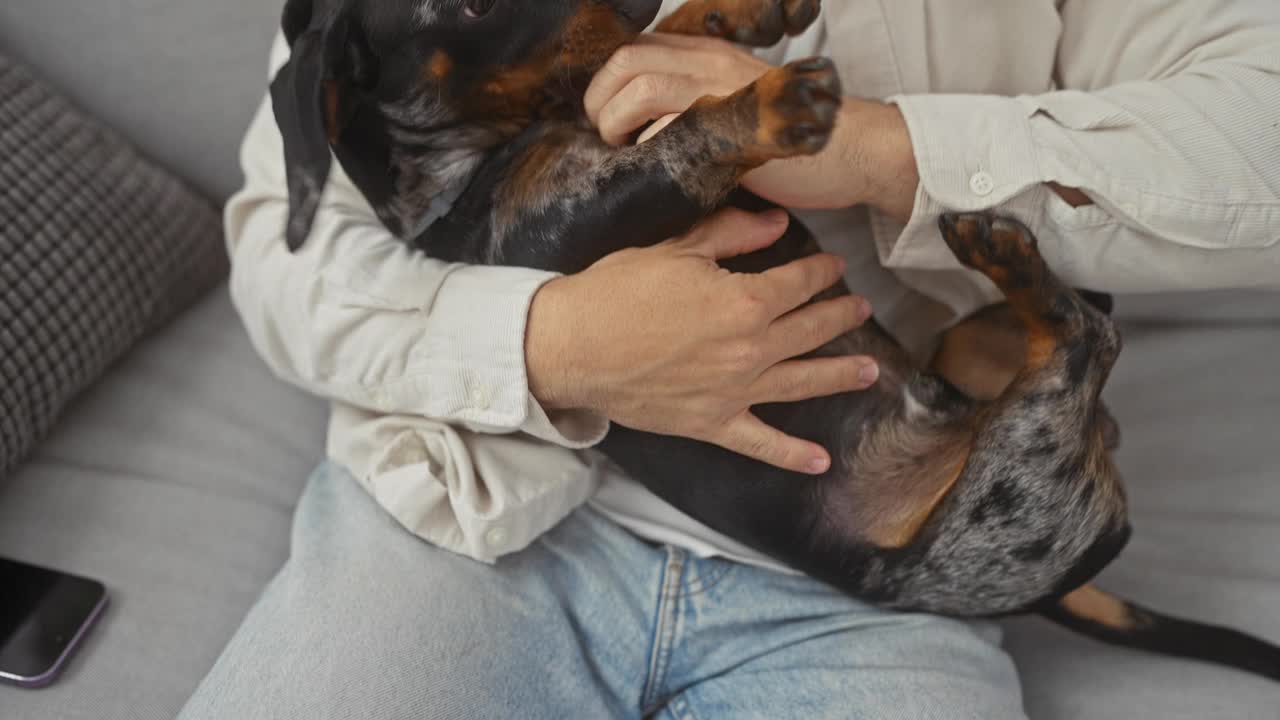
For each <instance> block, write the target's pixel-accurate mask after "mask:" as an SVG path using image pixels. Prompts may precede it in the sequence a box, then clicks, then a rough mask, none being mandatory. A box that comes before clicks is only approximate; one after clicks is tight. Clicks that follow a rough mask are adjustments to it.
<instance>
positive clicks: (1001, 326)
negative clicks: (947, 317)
mask: <svg viewBox="0 0 1280 720" xmlns="http://www.w3.org/2000/svg"><path fill="white" fill-rule="evenodd" d="M1026 356H1027V332H1026V329H1025V328H1024V327H1023V325H1022V322H1021V321H1020V320H1019V319H1018V317H1017V316H1016V315H1015V314H1014V312H1013V308H1011V307H1010V306H1009V304H1008V303H1001V304H999V305H992V306H990V307H987V308H984V309H982V310H979V311H978V312H977V313H974V314H973V315H972V316H970V317H969V318H967V319H965V320H964V321H962V322H960V323H959V324H958V325H956V326H955V327H952V328H951V329H950V330H948V331H947V332H946V333H944V334H943V336H942V343H941V344H940V345H939V346H938V351H937V353H936V354H935V355H934V357H933V361H932V362H931V363H930V367H931V368H932V370H933V372H934V373H935V374H937V375H940V376H942V377H943V378H945V379H946V380H947V382H949V383H951V384H952V385H954V386H956V387H957V388H959V389H960V390H961V391H963V392H964V394H966V395H968V396H969V397H971V398H973V399H975V400H982V401H985V402H990V401H992V400H995V399H996V398H998V397H1000V395H1001V393H1003V392H1004V391H1005V388H1007V387H1009V384H1010V383H1012V382H1013V378H1014V376H1016V375H1017V374H1018V371H1020V370H1022V367H1023V366H1024V365H1025V364H1026Z"/></svg>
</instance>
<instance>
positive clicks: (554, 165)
mask: <svg viewBox="0 0 1280 720" xmlns="http://www.w3.org/2000/svg"><path fill="white" fill-rule="evenodd" d="M819 3H820V0H691V2H689V3H688V4H687V5H685V6H684V7H683V8H681V9H680V10H678V11H677V12H676V13H675V14H673V15H672V16H670V17H669V18H667V19H666V20H665V21H664V22H663V23H662V24H661V25H660V28H659V29H661V30H664V31H667V32H679V33H686V34H703V35H714V36H718V37H722V38H725V39H728V40H732V41H735V42H739V43H744V44H752V45H769V44H772V43H775V42H777V41H778V40H780V39H781V38H782V37H783V36H784V35H786V34H796V33H799V32H800V31H802V30H803V29H804V28H805V27H807V26H808V25H809V24H810V23H812V22H813V20H814V19H815V18H816V17H817V15H818V12H819ZM659 5H660V0H537V2H516V1H515V0H363V1H356V0H290V2H289V3H288V5H287V6H286V8H285V13H284V20H283V25H284V32H285V35H286V37H287V39H288V41H289V43H290V45H291V47H292V57H291V59H290V60H289V62H288V64H287V65H286V66H285V67H284V68H283V69H282V70H281V72H280V73H279V74H278V75H277V77H276V79H275V80H274V81H273V83H272V99H273V104H274V110H275V115H276V119H277V123H278V125H279V127H280V130H281V134H282V136H283V138H284V149H285V159H286V165H287V168H288V183H289V197H290V214H289V221H288V225H287V227H286V228H285V237H286V240H287V242H288V244H289V247H290V248H291V249H295V250H296V249H297V248H299V247H300V246H301V245H302V244H303V243H304V242H305V240H306V237H307V235H308V232H309V230H310V227H311V224H312V222H313V220H314V215H315V213H316V210H317V207H318V205H319V201H320V195H321V192H322V190H323V188H324V186H325V183H326V181H327V178H328V174H329V171H330V164H331V151H332V153H333V154H334V155H336V157H337V158H338V160H339V162H341V164H342V166H343V168H344V169H345V170H346V172H347V173H348V175H349V176H350V177H351V178H352V180H353V181H354V182H355V184H356V185H357V187H359V189H360V190H361V192H362V193H363V194H364V195H365V196H366V198H367V199H368V201H369V203H370V205H371V206H372V207H373V208H374V210H375V211H376V212H377V214H378V217H379V218H380V219H381V221H382V222H383V223H384V224H385V225H386V226H387V228H389V229H390V231H391V232H392V233H394V234H396V235H397V236H399V237H401V238H403V239H404V240H405V242H407V243H410V244H411V245H413V246H414V247H416V248H418V249H420V250H421V251H422V252H425V253H427V254H429V255H430V256H432V257H435V258H439V259H441V260H446V261H453V262H464V263H473V264H495V265H518V266H527V267H532V268H541V269H546V270H553V271H559V272H563V273H573V272H577V271H580V270H583V269H585V268H586V267H588V266H589V265H591V264H592V263H593V262H595V261H596V260H598V259H600V258H602V257H604V256H605V255H608V254H610V253H612V252H614V251H618V250H622V249H624V248H630V247H638V246H648V245H653V244H656V243H658V242H661V241H663V240H665V239H667V238H670V237H674V236H677V235H681V234H683V233H685V232H687V231H688V230H690V229H691V228H692V227H693V226H694V225H695V224H697V223H698V222H699V221H700V220H702V219H703V218H705V217H706V216H707V215H708V214H710V213H712V212H713V211H715V210H717V209H719V208H721V207H724V206H725V205H726V204H733V205H737V206H740V207H744V208H747V209H752V210H760V209H764V208H766V207H768V205H767V204H766V203H764V202H763V201H761V200H759V199H758V198H755V197H754V196H750V195H748V194H746V193H745V192H743V191H741V190H740V189H738V183H739V181H740V179H741V178H742V177H743V175H744V174H745V173H746V172H747V171H749V170H751V169H753V168H756V167H759V166H761V165H763V164H765V163H767V162H769V161H771V160H776V159H782V158H790V157H796V156H801V155H810V154H814V153H817V152H818V151H820V150H821V149H822V148H823V147H824V146H825V144H826V143H827V141H828V139H829V138H830V135H831V132H832V128H833V125H834V123H835V119H836V115H837V110H838V108H839V106H840V102H841V97H842V95H841V85H840V81H839V79H838V77H837V74H836V71H835V69H834V66H833V65H832V63H831V62H830V61H829V60H825V59H821V58H815V59H809V60H802V61H798V62H793V63H791V64H789V65H786V66H785V67H781V68H777V69H774V70H771V71H770V72H768V73H767V74H765V75H764V76H763V77H761V78H760V79H759V80H757V81H756V82H755V83H753V84H752V85H750V86H748V87H746V88H743V89H742V90H740V91H738V92H736V93H734V94H732V95H729V96H727V97H708V98H704V99H702V100H699V101H698V102H696V103H695V104H694V105H693V106H692V107H691V108H690V109H689V110H688V111H687V112H685V113H684V114H682V115H680V116H679V117H678V118H677V119H676V120H674V121H673V122H672V123H671V124H670V125H668V126H667V127H665V128H664V129H662V130H661V131H660V132H658V133H657V134H656V135H655V136H654V137H653V138H652V139H650V140H648V141H647V142H645V143H643V144H640V145H635V146H630V147H623V148H614V147H610V146H608V145H606V144H605V143H604V142H603V141H602V140H601V139H600V138H599V136H598V134H597V133H596V132H595V131H594V130H593V129H592V127H591V125H590V123H589V122H588V121H587V120H586V117H585V111H584V110H583V106H582V97H583V93H584V90H585V88H586V86H587V84H588V83H589V81H590V79H591V77H592V75H593V73H594V72H595V71H596V70H597V69H599V68H600V67H601V66H602V65H603V64H604V63H605V61H606V60H607V59H608V58H609V57H610V56H611V55H612V54H613V52H614V51H616V50H617V49H618V48H620V47H621V46H623V45H624V44H626V43H627V42H629V41H631V40H632V39H634V38H635V37H636V36H637V35H638V34H639V33H640V32H641V31H642V30H643V29H644V28H646V27H647V26H648V25H649V24H650V23H651V22H652V21H653V20H654V18H655V17H656V16H657V12H658V9H659ZM442 198H443V199H444V200H443V201H442V200H441V199H442ZM940 231H941V233H942V237H943V239H944V240H945V241H946V243H947V245H948V246H949V247H950V249H951V251H952V252H954V253H955V255H956V257H957V258H958V259H959V260H960V261H961V262H963V263H964V264H966V265H968V266H969V267H971V268H974V269H976V270H978V271H980V272H982V273H984V274H985V275H986V276H987V277H988V278H990V279H991V280H992V281H993V282H994V283H995V284H996V285H997V286H998V287H999V288H1000V289H1001V290H1002V291H1003V292H1004V294H1005V296H1006V298H1007V306H1006V307H1007V309H1008V313H1009V317H1011V318H1016V320H1017V322H1018V324H1019V325H1020V329H1019V335H1018V337H1019V340H1018V343H1019V344H1020V345H1021V347H1019V348H1017V350H1018V352H1017V353H1016V354H1017V356H1018V358H1019V362H1020V366H1019V367H1017V368H1015V371H1014V372H1012V373H1010V377H1007V378H1005V379H1003V380H1001V381H1000V383H999V385H1000V386H999V387H998V388H995V389H994V390H993V391H992V392H990V393H988V395H989V396H988V397H981V396H980V395H981V394H980V393H974V395H973V396H971V395H968V394H965V393H963V392H961V391H960V390H958V389H957V388H956V387H955V386H953V385H952V384H950V383H949V382H947V381H946V380H944V379H943V378H942V377H939V376H937V375H934V374H930V373H929V372H926V371H924V370H922V369H921V368H918V367H916V366H914V365H913V364H912V362H911V360H910V359H909V358H908V356H907V354H906V353H905V351H904V350H903V349H902V348H901V347H899V346H898V344H897V343H896V342H895V341H894V340H893V339H892V338H891V337H890V336H889V335H888V334H887V333H886V332H885V331H884V330H883V329H881V327H880V326H878V325H877V324H876V323H875V322H874V321H870V322H868V323H867V324H866V325H865V326H863V327H862V328H860V329H858V330H856V331H853V332H850V333H848V334H846V335H844V336H842V337H840V338H838V339H836V340H834V341H832V342H830V343H828V344H827V345H826V346H825V347H822V348H821V349H819V350H817V351H815V352H814V353H812V354H811V355H810V357H816V356H837V355H839V356H844V355H854V354H857V355H871V356H873V357H875V358H876V359H877V360H878V362H879V364H880V367H881V378H880V380H879V382H878V384H877V385H875V386H874V387H873V388H872V389H870V390H866V391H863V392H857V393H844V394H839V395H835V396H832V397H826V398H821V399H816V400H809V401H805V402H797V403H786V404H775V405H765V406H760V407H757V408H754V410H755V412H756V413H757V414H758V415H759V416H760V417H761V418H762V419H763V420H764V421H766V422H768V423H769V424H771V425H773V426H775V427H778V428H780V429H781V430H783V431H784V432H786V433H788V434H791V435H794V436H797V437H801V438H806V439H809V440H813V441H815V442H818V443H820V444H822V445H823V446H825V447H827V448H828V449H830V450H831V454H832V457H833V459H834V462H833V465H832V467H831V468H830V470H829V471H828V472H826V473H825V474H823V475H821V476H816V477H809V476H802V475H799V474H796V473H791V472H788V471H785V470H780V469H777V468H774V467H771V466H768V465H765V464H764V463H760V462H757V461H754V460H751V459H748V458H746V457H743V456H740V455H737V454H735V453H732V452H729V451H727V450H724V449H722V448H719V447H716V446H713V445H710V444H706V443H701V442H697V441H694V440H688V439H684V438H678V437H666V436H658V435H651V434H647V433H642V432H637V431H633V430H629V429H627V428H623V427H615V428H614V429H613V430H612V431H611V432H610V434H609V436H608V438H607V439H606V440H605V442H604V443H603V445H602V446H601V447H600V449H601V450H602V451H603V452H604V453H605V454H606V455H607V456H608V457H609V458H610V459H611V460H613V461H614V462H615V463H617V464H618V465H619V466H620V467H621V468H622V469H624V470H625V471H626V472H627V473H629V474H630V476H631V477H633V478H635V479H636V480H637V481H639V482H641V483H643V484H644V485H645V486H646V487H648V488H649V489H650V490H652V491H653V492H654V493H656V494H657V495H659V496H660V497H662V498H664V499H665V500H667V501H668V502H670V503H671V504H672V505H674V506H675V507H677V508H679V509H680V510H682V511H683V512H685V513H687V514H688V515H690V516H692V517H694V518H696V519H698V520H699V521H701V522H703V523H705V524H706V525H708V526H710V527H712V528H714V529H716V530H718V531H720V532H722V533H724V534H725V535H727V536H729V537H731V538H734V539H735V540H738V541H740V542H742V543H745V544H746V545H748V546H751V547H753V548H755V549H757V550H759V551H761V552H763V553H765V554H767V555H769V556H772V557H774V558H776V559H778V560H780V561H782V562H784V563H786V564H788V565H790V566H792V567H795V568H797V569H799V570H801V571H803V572H805V573H808V574H809V575H811V576H813V577H815V578H817V579H819V580H821V581H824V582H826V583H829V584H830V585H832V586H834V587H836V588H839V589H840V590H842V591H844V592H847V593H848V594H850V595H852V596H855V597H858V598H861V599H863V600H865V601H868V602H872V603H875V604H878V605H880V606H883V607H887V608H896V609H901V610H919V611H930V612H937V613H943V614H948V615H953V616H960V617H975V616H999V615H1007V614H1014V613H1025V612H1036V613H1040V614H1042V615H1044V616H1047V617H1049V618H1051V619H1053V620H1056V621H1058V622H1060V623H1062V624H1064V625H1067V626H1068V627H1071V628H1073V629H1076V630H1078V631H1081V632H1084V633H1086V634H1089V635H1092V636H1095V637H1098V638H1101V639H1103V640H1106V641H1110V642H1114V643H1118V644H1122V645H1128V646H1133V647H1138V648H1145V649H1149V650H1155V651H1159V652H1165V653H1170V654H1175V655H1181V656H1187V657H1193V658H1200V659H1203V660H1208V661H1213V662H1218V663H1223V664H1226V665H1230V666H1234V667H1237V668H1241V669H1244V670H1248V671H1252V672H1255V673H1259V674H1262V675H1265V676H1268V677H1270V678H1273V679H1280V648H1277V647H1275V646H1273V645H1271V644H1268V643H1266V642H1263V641H1261V640H1258V639H1255V638H1252V637H1249V636H1247V635H1244V634H1242V633H1238V632H1236V631H1233V630H1227V629H1224V628H1217V627H1212V626H1208V625H1201V624H1197V623H1191V622H1186V621H1181V620H1176V619H1173V618H1169V617H1165V616H1162V615H1159V614H1157V613H1155V612H1152V611H1150V610H1147V609H1144V608H1141V607H1139V606H1136V605H1134V604H1131V603H1128V602H1126V601H1123V600H1121V599H1119V598H1116V597H1114V596H1111V595H1109V594H1106V593H1104V592H1102V591H1101V590H1098V589H1096V588H1095V587H1094V586H1092V585H1090V584H1088V583H1089V582H1090V580H1091V579H1092V578H1093V577H1094V576H1095V575H1096V574H1097V573H1098V572H1099V571H1101V570H1102V568H1103V567H1105V566H1106V565H1107V564H1108V563H1110V562H1111V560H1112V559H1113V558H1114V557H1115V556H1116V554H1117V553H1119V552H1120V550H1121V548H1122V547H1123V546H1124V545H1125V543H1126V541H1127V539H1128V537H1129V534H1130V527H1129V524H1128V521H1127V511H1126V501H1125V494H1124V490H1123V488H1122V487H1121V483H1120V478H1119V476H1118V473H1117V471H1116V468H1115V466H1114V464H1113V463H1112V460H1111V458H1110V456H1109V455H1108V452H1107V447H1106V444H1107V443H1106V438H1105V437H1104V429H1105V428H1104V427H1103V423H1102V422H1101V421H1100V418H1101V417H1102V415H1101V414H1100V404H1099V393H1100V391H1101V389H1102V386H1103V383H1104V382H1105V381H1106V379H1107V376H1108V373H1109V371H1110V369H1111V367H1112V364H1113V363H1114V362H1115V360H1116V357H1117V355H1118V353H1119V351H1120V338H1119V335H1118V334H1117V331H1116V328H1115V326H1114V324H1113V323H1112V321H1111V320H1110V318H1109V317H1108V316H1107V315H1106V314H1105V313H1103V312H1100V311H1099V310H1098V309H1097V308H1095V307H1094V306H1093V304H1091V303H1090V302H1088V301H1086V300H1085V299H1084V298H1082V296H1081V294H1080V293H1078V292H1076V291H1075V290H1073V289H1071V288H1069V287H1067V286H1066V285H1064V284H1063V283H1062V282H1061V281H1059V280H1058V278H1056V277H1055V276H1054V274H1053V272H1052V271H1051V270H1050V269H1049V268H1048V267H1047V266H1046V264H1045V262H1044V260H1043V259H1041V257H1040V255H1039V253H1038V252H1037V250H1036V242H1035V240H1034V239H1033V238H1032V236H1031V234H1030V233H1029V232H1028V231H1027V229H1026V228H1025V227H1023V226H1021V225H1019V224H1018V223H1017V222H1014V221H1012V220H1008V219H1003V218H999V217H993V216H989V215H986V214H966V215H949V216H946V217H943V218H942V220H941V222H940ZM814 252H817V246H816V244H815V242H814V241H813V239H812V238H811V237H810V236H809V235H808V233H807V232H806V231H805V230H804V228H803V227H801V226H800V224H799V223H797V222H793V223H792V226H791V229H790V230H789V231H788V232H787V234H786V235H785V236H784V237H783V238H782V240H780V241H779V242H778V243H776V244H775V245H774V246H772V247H770V248H767V249H765V250H761V251H759V252H756V253H754V254H752V255H748V256H745V257H742V258H736V259H733V260H730V261H726V262H725V263H724V265H725V267H727V268H729V269H730V270H733V271H739V272H760V271H764V270H766V269H768V268H771V267H775V266H778V265H781V264H784V263H787V262H790V261H792V260H795V259H797V258H801V257H805V256H807V255H809V254H812V253H814ZM842 292H847V291H846V290H843V289H836V290H832V291H829V292H828V293H826V294H824V295H822V296H820V297H831V296H832V293H842ZM959 345H960V346H963V343H960V344H959ZM946 354H947V353H944V355H946ZM948 364H950V365H953V366H955V365H959V366H964V365H965V361H964V358H963V357H959V358H956V357H955V354H954V353H951V359H950V360H949V363H948Z"/></svg>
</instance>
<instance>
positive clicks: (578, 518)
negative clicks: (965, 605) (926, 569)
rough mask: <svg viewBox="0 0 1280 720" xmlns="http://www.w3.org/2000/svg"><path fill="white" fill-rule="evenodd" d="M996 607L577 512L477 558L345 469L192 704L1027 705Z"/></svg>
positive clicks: (754, 714)
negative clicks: (989, 614) (733, 553)
mask: <svg viewBox="0 0 1280 720" xmlns="http://www.w3.org/2000/svg"><path fill="white" fill-rule="evenodd" d="M1023 716H1024V715H1023V711H1022V706H1021V699H1020V692H1019V686H1018V678H1017V674H1016V672H1015V671H1014V667H1013V663H1012V662H1011V661H1010V659H1009V657H1008V656H1007V655H1006V654H1005V653H1004V652H1003V651H1002V650H1001V649H1000V646H999V631H998V629H997V628H996V627H995V626H994V625H992V624H989V623H967V622H959V621H956V620H950V619H946V618H941V617H934V616H929V615H916V614H903V613H893V612H886V611H883V610H878V609H875V608H872V607H869V606H867V605H865V604H862V603H859V602H857V601H854V600H851V599H849V598H847V597H845V596H843V595H841V594H839V593H836V592H834V591H832V590H831V589H829V588H828V587H826V586H824V585H822V584H821V583H818V582H815V581H813V580H810V579H808V578H805V577H798V576H791V575H785V574H781V573H778V572H774V571H770V570H765V569H761V568H756V567H752V566H747V565H741V564H738V563H734V562H729V561H725V560H721V559H714V558H713V559H699V558H696V557H692V556H690V555H689V554H688V553H686V552H684V551H682V550H679V549H675V548H671V547H658V546H655V545H652V544H649V543H646V542H644V541H643V540H640V539H638V538H637V537H635V536H634V535H631V534H630V533H628V532H627V531H625V530H623V529H622V528H620V527H618V526H617V525H615V524H613V523H612V522H610V521H608V520H606V519H605V518H603V517H602V516H600V515H599V514H597V513H595V512H593V511H592V510H590V509H587V508H584V509H581V510H578V511H577V512H575V513H574V514H573V515H571V516H570V517H569V518H568V519H566V520H565V521H564V522H562V523H561V524H560V525H559V526H557V527H556V528H555V529H554V530H552V531H551V532H549V533H548V534H546V535H545V536H544V537H543V538H541V539H540V540H538V541H537V542H536V543H534V544H533V545H532V546H530V547H529V548H527V549H526V550H524V551H522V552H520V553H517V554H516V555H515V556H513V557H508V558H505V559H503V560H502V561H500V562H499V563H498V564H497V565H496V566H488V565H483V564H481V563H477V562H473V561H471V560H467V559H465V558H462V557H459V556H457V555H453V554H451V553H448V552H446V551H443V550H439V549H437V548H435V547H433V546H431V545H428V544H427V543H424V542H422V541H420V540H418V539H417V538H415V537H414V536H412V535H410V534H409V533H408V532H406V531H405V530H404V529H402V528H401V527H400V526H399V525H397V524H396V523H395V522H394V521H393V520H392V519H391V518H390V517H389V516H387V515H386V514H385V513H383V512H382V511H381V510H380V509H379V508H378V507H377V506H376V505H375V504H374V503H373V501H372V500H371V499H370V498H369V497H368V496H367V495H366V494H365V492H364V490H362V489H361V488H360V487H359V486H358V485H357V484H356V481H355V480H354V479H353V478H352V477H351V476H350V475H348V474H347V473H346V472H345V471H343V470H342V469H340V468H338V467H336V466H334V465H323V466H321V467H320V468H319V469H318V470H317V471H316V473H315V475H314V476H313V477H312V478H311V481H310V483H309V484H308V486H307V489H306V492H305V494H304V495H303V498H302V500H301V503H300V505H299V507H298V511H297V515H296V518H295V521H294V528H293V539H292V553H291V556H290V558H289V560H288V562H287V563H286V564H285V566H284V568H283V569H282V570H281V571H280V574H279V575H278V576H277V577H276V578H275V579H274V580H273V581H272V582H271V584H270V585H269V586H268V587H267V589H266V591H265V592H264V594H263V596H262V598H261V599H260V600H259V601H258V604H257V605H256V606H255V607H254V609H253V610H252V611H251V612H250V613H249V616H248V617H247V618H246V619H245V622H244V625H243V626H242V627H241V628H240V630H239V632H238V633H237V634H236V636H235V637H234V638H233V639H232V641H231V643H230V645H228V647H227V649H226V650H225V652H224V653H223V655H222V657H221V659H219V660H218V662H217V664H216V665H215V667H214V668H213V670H212V671H211V672H210V674H209V676H208V677H207V678H206V679H205V680H204V682H203V683H202V684H201V686H200V688H199V689H198V690H197V692H196V693H195V695H194V696H193V697H192V699H191V701H190V702H189V703H188V705H187V707H186V709H185V710H184V711H183V713H182V715H181V717H182V718H183V719H184V720H204V719H206V718H219V719H231V718H234V719H235V720H251V719H253V718H264V719H266V718H269V719H271V720H290V719H294V718H296V719H297V720H322V719H324V718H379V719H380V718H431V719H435V718H458V719H461V720H486V719H488V718H494V719H497V720H543V719H547V720H552V719H554V720H564V719H566V718H588V719H590V720H594V719H596V718H600V719H605V718H642V717H653V718H661V719H663V720H709V719H712V718H731V719H733V720H746V719H750V718H768V719H769V720H778V719H780V718H806V720H808V719H817V718H868V719H874V720H895V719H897V718H912V719H914V718H940V719H942V718H945V719H946V720H964V719H967V718H973V719H974V720H1001V719H1003V718H1021V717H1023Z"/></svg>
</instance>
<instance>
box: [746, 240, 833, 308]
mask: <svg viewBox="0 0 1280 720" xmlns="http://www.w3.org/2000/svg"><path fill="white" fill-rule="evenodd" d="M844 270H845V263H844V260H843V259H841V258H840V257H839V256H836V255H831V254H829V253H817V254H815V255H809V256H807V257H803V258H800V259H799V260H793V261H791V262H789V263H787V264H786V265H779V266H778V267H775V268H770V269H769V270H766V271H765V272H763V273H761V274H759V275H755V276H752V277H751V278H750V282H752V283H753V284H754V285H756V289H757V291H758V292H759V293H760V295H762V296H763V297H765V298H766V299H767V300H768V302H769V304H770V309H771V310H772V311H773V313H774V316H775V317H777V316H780V315H782V314H783V313H787V312H790V311H792V310H795V309H796V308H798V307H800V306H801V305H803V304H805V303H807V302H809V301H810V300H811V299H813V296H814V295H817V294H818V293H820V292H822V291H823V290H826V289H827V288H829V287H831V286H832V285H835V284H836V281H838V280H839V279H840V278H841V276H843V275H844Z"/></svg>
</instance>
